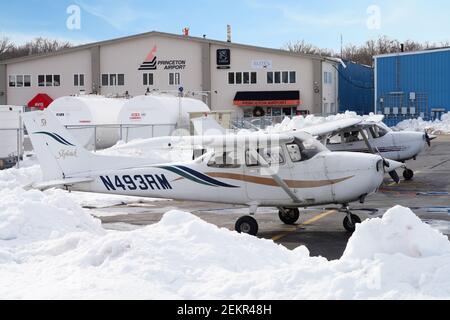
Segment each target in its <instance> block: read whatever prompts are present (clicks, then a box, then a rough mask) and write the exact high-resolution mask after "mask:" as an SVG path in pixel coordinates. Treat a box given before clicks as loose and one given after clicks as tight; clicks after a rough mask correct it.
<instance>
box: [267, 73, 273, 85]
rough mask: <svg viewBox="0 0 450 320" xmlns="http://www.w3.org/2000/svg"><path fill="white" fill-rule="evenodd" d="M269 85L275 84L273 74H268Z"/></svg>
mask: <svg viewBox="0 0 450 320" xmlns="http://www.w3.org/2000/svg"><path fill="white" fill-rule="evenodd" d="M267 83H268V84H272V83H273V72H267Z"/></svg>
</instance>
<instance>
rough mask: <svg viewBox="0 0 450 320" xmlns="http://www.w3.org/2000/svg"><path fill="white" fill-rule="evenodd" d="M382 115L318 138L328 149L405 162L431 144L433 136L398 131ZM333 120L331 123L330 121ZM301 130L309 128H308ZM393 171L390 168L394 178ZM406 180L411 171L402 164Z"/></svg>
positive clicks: (356, 121) (412, 173) (410, 176)
mask: <svg viewBox="0 0 450 320" xmlns="http://www.w3.org/2000/svg"><path fill="white" fill-rule="evenodd" d="M382 120H383V116H374V117H372V119H370V118H369V119H367V120H359V121H358V119H355V123H354V124H351V123H349V125H348V126H345V127H342V128H341V129H339V130H334V131H332V132H331V131H330V132H329V133H328V134H325V135H321V136H320V137H319V139H320V140H321V141H322V143H324V144H325V145H326V146H327V147H328V148H329V149H330V150H331V151H349V152H363V153H372V154H379V155H381V156H382V157H383V158H386V159H391V160H395V161H399V162H402V163H405V162H406V161H408V160H411V159H414V160H416V158H417V156H418V155H419V154H420V153H422V152H423V151H425V150H426V148H427V146H431V141H432V140H433V139H435V138H436V137H435V136H430V135H428V133H427V132H424V133H423V132H412V131H400V132H396V131H393V130H392V129H390V128H389V127H388V126H386V125H385V124H384V123H383V122H382ZM331 124H332V123H331ZM304 131H306V132H308V128H305V129H304ZM395 175H396V173H394V172H391V176H393V178H394V180H398V179H397V177H398V176H397V177H395ZM403 177H404V178H405V180H411V179H412V178H413V177H414V172H413V171H412V170H411V169H408V168H407V167H405V170H404V172H403Z"/></svg>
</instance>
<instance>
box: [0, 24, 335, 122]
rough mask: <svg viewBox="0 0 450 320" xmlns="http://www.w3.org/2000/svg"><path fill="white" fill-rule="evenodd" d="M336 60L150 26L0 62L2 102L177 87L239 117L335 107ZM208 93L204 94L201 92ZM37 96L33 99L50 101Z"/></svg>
mask: <svg viewBox="0 0 450 320" xmlns="http://www.w3.org/2000/svg"><path fill="white" fill-rule="evenodd" d="M337 82H338V73H337V62H336V61H333V60H329V59H326V58H323V57H320V56H314V55H305V54H295V53H291V52H287V51H284V50H276V49H268V48H261V47H254V46H248V45H241V44H235V43H232V42H222V41H216V40H209V39H204V38H196V37H190V36H181V35H174V34H167V33H161V32H149V33H144V34H139V35H135V36H129V37H125V38H120V39H114V40H109V41H103V42H98V43H92V44H87V45H82V46H78V47H74V48H70V49H66V50H62V51H59V52H55V53H50V54H44V55H36V56H28V57H23V58H19V59H13V60H6V61H0V104H10V105H29V104H30V102H31V101H32V100H33V98H35V97H36V96H37V95H38V94H46V95H48V96H50V97H51V98H52V99H56V98H59V97H61V96H67V95H75V94H79V93H80V92H85V93H86V94H90V93H97V94H101V95H106V96H114V95H120V96H124V95H126V94H129V95H130V96H137V95H142V94H145V93H146V92H151V91H160V92H162V91H170V92H172V91H173V92H174V93H176V92H178V90H179V88H180V87H182V88H183V89H184V94H185V95H187V96H193V95H194V96H195V97H197V98H199V99H203V100H204V101H205V102H206V103H207V104H208V105H210V106H211V109H212V110H232V111H233V112H234V113H235V114H236V116H242V115H244V114H245V115H246V116H252V115H258V114H261V113H264V114H266V115H281V114H287V115H291V114H294V113H314V114H321V113H334V112H336V111H337V110H338V83H337ZM200 92H202V94H200ZM39 99H40V98H39V97H38V98H37V99H34V101H33V103H32V105H34V106H42V105H44V106H45V105H46V104H47V103H48V102H45V101H39Z"/></svg>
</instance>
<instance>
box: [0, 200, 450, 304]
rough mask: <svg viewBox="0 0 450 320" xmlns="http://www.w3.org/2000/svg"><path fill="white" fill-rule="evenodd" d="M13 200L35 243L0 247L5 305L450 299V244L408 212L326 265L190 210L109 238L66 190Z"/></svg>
mask: <svg viewBox="0 0 450 320" xmlns="http://www.w3.org/2000/svg"><path fill="white" fill-rule="evenodd" d="M9 197H11V199H10V200H8V201H7V202H8V203H7V204H6V205H5V206H4V207H2V208H1V209H0V212H2V213H3V212H5V211H4V210H8V211H7V212H9V213H3V216H2V220H4V219H6V218H7V216H12V217H14V219H16V220H18V221H29V222H28V223H27V228H22V229H21V230H22V231H21V232H18V231H14V230H15V229H14V225H15V223H9V224H8V225H9V227H7V228H9V229H13V232H11V234H16V235H18V237H19V238H22V239H23V238H26V239H36V241H34V242H29V243H24V244H23V245H21V246H17V245H16V246H15V247H14V250H12V247H11V245H10V244H9V242H10V241H12V243H13V244H14V240H10V241H7V240H3V241H1V242H0V266H1V269H2V272H1V273H0V284H1V285H0V298H2V299H9V298H20V299H28V298H31V299H36V298H43V299H55V298H58V299H75V298H81V299H100V298H101V299H115V298H125V299H135V298H137V299H167V298H172V299H305V298H306V299H351V298H356V299H368V298H385V299H411V298H412V299H414V298H444V299H445V298H447V299H448V298H450V243H449V241H448V240H447V239H446V238H445V237H444V236H443V235H442V234H440V233H439V232H437V231H435V230H433V229H431V228H430V227H429V226H427V225H425V224H422V222H420V220H418V219H417V217H416V216H415V215H414V214H413V213H412V212H411V211H410V210H408V209H404V208H401V207H396V208H394V209H392V210H390V211H389V212H388V213H386V215H385V217H384V218H382V219H374V220H370V221H367V222H364V223H363V224H361V225H359V226H358V228H357V231H356V233H355V234H354V236H353V237H352V239H351V240H350V242H349V246H348V248H347V250H346V252H345V254H344V256H343V258H342V259H341V260H338V261H327V260H326V259H324V258H313V257H310V256H309V252H308V250H307V249H306V248H305V247H299V248H297V249H296V250H293V251H290V250H288V249H286V248H285V247H283V246H280V245H277V244H275V243H273V242H272V241H269V240H261V239H257V238H254V237H251V236H248V235H240V234H237V233H236V232H231V231H229V230H226V229H219V228H218V227H216V226H213V225H210V224H208V223H206V222H204V221H202V220H200V219H199V218H197V217H195V216H193V215H191V214H189V213H183V212H177V211H171V212H169V213H167V214H166V215H165V216H164V217H163V219H162V220H161V221H160V222H159V223H158V224H155V225H152V226H148V227H146V228H143V229H138V230H134V231H128V232H118V231H109V232H104V231H102V230H100V229H99V227H98V224H97V222H96V220H94V219H93V218H90V217H87V216H85V215H84V214H83V212H82V211H80V209H79V208H76V206H75V205H74V204H73V203H68V201H67V199H63V198H62V195H61V194H60V193H52V194H49V195H42V194H39V193H36V192H31V193H26V194H25V195H22V196H19V195H14V192H12V194H10V195H9ZM14 197H16V198H15V199H14ZM53 197H54V199H53V200H51V199H50V198H53ZM17 201H28V205H27V206H25V205H24V206H22V205H17ZM13 203H15V206H14V209H11V207H13ZM30 208H31V209H32V210H31V211H33V214H34V217H32V215H31V213H29V212H30ZM58 216H61V217H58ZM45 225H48V226H49V227H48V228H45V227H44V226H45ZM50 229H52V230H53V231H58V233H59V234H58V235H57V236H55V235H54V234H52V233H51V232H49V231H50ZM0 230H3V229H0ZM39 230H42V234H43V235H42V236H37V235H36V234H35V233H38V232H39Z"/></svg>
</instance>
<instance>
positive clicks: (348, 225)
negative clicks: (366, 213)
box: [344, 214, 361, 233]
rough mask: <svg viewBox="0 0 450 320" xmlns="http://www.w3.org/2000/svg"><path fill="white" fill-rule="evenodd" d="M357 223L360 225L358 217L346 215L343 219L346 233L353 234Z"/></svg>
mask: <svg viewBox="0 0 450 320" xmlns="http://www.w3.org/2000/svg"><path fill="white" fill-rule="evenodd" d="M350 219H351V220H350ZM359 223H361V218H360V217H358V216H357V215H356V214H348V215H347V216H346V217H345V219H344V228H345V230H347V231H348V232H351V233H353V232H355V230H356V225H357V224H359Z"/></svg>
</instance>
